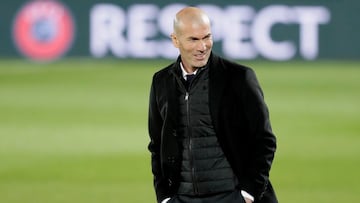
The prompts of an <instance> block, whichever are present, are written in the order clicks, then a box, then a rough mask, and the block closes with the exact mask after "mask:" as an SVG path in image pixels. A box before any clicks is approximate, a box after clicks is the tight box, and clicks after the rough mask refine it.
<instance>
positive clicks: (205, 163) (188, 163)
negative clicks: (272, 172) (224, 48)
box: [177, 68, 237, 196]
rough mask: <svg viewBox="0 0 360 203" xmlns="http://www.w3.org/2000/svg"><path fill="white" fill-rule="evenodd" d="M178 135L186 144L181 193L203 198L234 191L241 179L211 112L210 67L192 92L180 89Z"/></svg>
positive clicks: (191, 87)
mask: <svg viewBox="0 0 360 203" xmlns="http://www.w3.org/2000/svg"><path fill="white" fill-rule="evenodd" d="M179 88H180V89H179V90H180V92H182V93H181V94H180V95H179V98H178V99H179V103H180V108H179V111H180V112H179V115H180V116H179V120H178V128H177V134H178V137H179V139H180V143H181V145H182V163H181V174H180V185H179V189H178V194H181V195H190V196H202V195H209V194H216V193H221V192H227V191H233V190H234V189H235V187H236V185H237V179H236V178H235V175H234V172H233V170H232V168H231V167H230V164H229V162H228V161H227V159H226V157H225V155H224V152H223V150H222V149H221V147H220V145H219V142H218V140H217V137H216V132H215V130H214V126H213V124H212V120H211V116H210V111H209V96H208V95H209V74H208V68H206V69H204V70H201V71H200V72H199V73H198V74H197V75H196V77H195V78H194V80H193V81H192V83H191V84H190V87H189V90H188V91H186V90H185V88H184V86H181V85H180V86H179Z"/></svg>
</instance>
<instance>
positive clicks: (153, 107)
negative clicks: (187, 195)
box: [148, 76, 170, 202]
mask: <svg viewBox="0 0 360 203" xmlns="http://www.w3.org/2000/svg"><path fill="white" fill-rule="evenodd" d="M154 78H155V76H154ZM154 78H153V81H152V84H151V89H150V99H149V113H148V131H149V136H150V143H149V145H148V150H149V151H150V153H151V167H152V173H153V178H154V188H155V192H156V197H157V201H158V202H161V201H162V200H163V199H165V198H166V197H169V195H170V194H168V191H169V184H168V180H167V179H166V178H165V177H164V175H163V173H162V168H161V156H160V148H161V134H162V126H163V122H164V120H163V118H162V116H161V114H160V111H159V108H158V102H157V97H156V88H155V82H154V81H155V80H154Z"/></svg>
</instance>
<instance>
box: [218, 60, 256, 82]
mask: <svg viewBox="0 0 360 203" xmlns="http://www.w3.org/2000/svg"><path fill="white" fill-rule="evenodd" d="M218 62H219V64H220V66H221V67H223V69H224V71H225V72H227V73H228V74H229V75H230V76H233V77H246V75H248V74H249V73H250V74H252V73H254V70H253V69H252V68H251V67H249V66H246V65H243V64H241V63H238V62H236V61H230V60H228V59H224V58H221V57H219V58H218Z"/></svg>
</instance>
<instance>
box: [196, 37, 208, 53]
mask: <svg viewBox="0 0 360 203" xmlns="http://www.w3.org/2000/svg"><path fill="white" fill-rule="evenodd" d="M197 48H198V50H199V51H205V50H206V42H205V41H204V40H199V42H198V45H197Z"/></svg>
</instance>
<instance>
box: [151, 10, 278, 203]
mask: <svg viewBox="0 0 360 203" xmlns="http://www.w3.org/2000/svg"><path fill="white" fill-rule="evenodd" d="M171 38H172V42H173V44H174V46H175V47H176V48H178V49H179V52H180V56H179V57H178V59H177V61H176V62H174V63H173V64H171V65H169V66H168V67H165V68H164V69H162V70H160V71H159V72H157V73H155V75H154V77H153V81H152V85H151V91H150V107H149V134H150V139H151V141H150V144H149V150H150V152H151V158H152V172H153V175H154V187H155V191H156V196H157V201H158V202H159V203H165V202H167V203H192V202H194V203H195V202H196V203H235V202H237V203H240V202H246V203H251V202H255V203H258V202H264V203H275V202H277V199H276V196H275V193H274V191H273V189H272V186H271V184H270V181H269V179H268V177H269V171H270V167H271V164H272V160H273V158H274V153H275V149H276V139H275V136H274V134H273V133H272V130H271V126H270V121H269V115H268V110H267V107H266V105H265V103H264V100H263V94H262V91H261V88H260V86H259V83H258V81H257V79H256V76H255V74H254V72H253V71H252V70H251V69H250V68H247V67H244V66H242V65H239V64H236V63H233V62H230V61H228V60H226V59H223V58H221V57H219V56H217V55H215V54H214V53H212V45H213V41H212V35H211V28H210V20H209V18H208V16H207V15H206V14H205V13H204V12H203V11H202V10H200V9H198V8H195V7H187V8H184V9H182V10H180V11H179V12H178V13H177V14H176V17H175V19H174V32H173V34H172V35H171Z"/></svg>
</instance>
